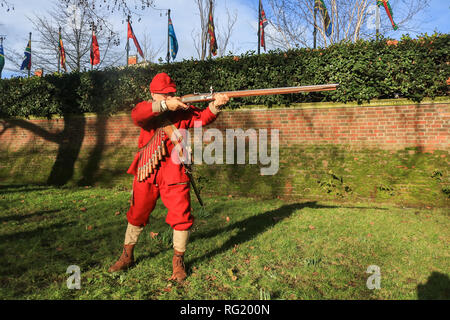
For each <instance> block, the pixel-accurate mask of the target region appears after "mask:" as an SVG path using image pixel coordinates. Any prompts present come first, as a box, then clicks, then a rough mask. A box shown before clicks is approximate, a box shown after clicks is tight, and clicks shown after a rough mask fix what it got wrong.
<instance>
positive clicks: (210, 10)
mask: <svg viewBox="0 0 450 320" xmlns="http://www.w3.org/2000/svg"><path fill="white" fill-rule="evenodd" d="M209 12H210V13H211V16H212V15H213V11H212V0H209ZM209 17H210V16H209V15H208V21H209ZM209 23H210V22H208V26H209ZM210 37H211V36H210ZM214 41H215V39H214ZM211 50H212V49H211V39H209V59H211Z"/></svg>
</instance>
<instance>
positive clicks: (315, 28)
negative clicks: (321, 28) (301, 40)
mask: <svg viewBox="0 0 450 320" xmlns="http://www.w3.org/2000/svg"><path fill="white" fill-rule="evenodd" d="M316 17H317V8H316V1H314V31H313V37H314V49H316V44H317V40H316V39H317V20H316V19H317V18H316Z"/></svg>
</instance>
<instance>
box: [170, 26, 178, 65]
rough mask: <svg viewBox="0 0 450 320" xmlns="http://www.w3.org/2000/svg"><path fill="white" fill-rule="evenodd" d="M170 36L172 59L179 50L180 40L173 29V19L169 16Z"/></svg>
mask: <svg viewBox="0 0 450 320" xmlns="http://www.w3.org/2000/svg"><path fill="white" fill-rule="evenodd" d="M169 38H170V53H171V55H172V60H175V57H176V56H177V52H178V41H177V37H176V36H175V30H174V29H173V24H172V19H170V18H169Z"/></svg>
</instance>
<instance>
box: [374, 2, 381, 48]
mask: <svg viewBox="0 0 450 320" xmlns="http://www.w3.org/2000/svg"><path fill="white" fill-rule="evenodd" d="M375 12H376V13H375V24H376V39H377V41H378V40H380V7H379V6H378V5H377V6H376V11H375Z"/></svg>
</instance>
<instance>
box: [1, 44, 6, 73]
mask: <svg viewBox="0 0 450 320" xmlns="http://www.w3.org/2000/svg"><path fill="white" fill-rule="evenodd" d="M4 66H5V53H4V52H3V43H0V76H1V75H2V70H3V67H4Z"/></svg>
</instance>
